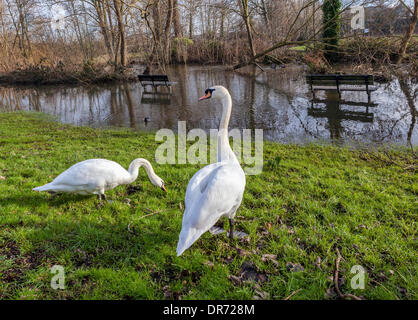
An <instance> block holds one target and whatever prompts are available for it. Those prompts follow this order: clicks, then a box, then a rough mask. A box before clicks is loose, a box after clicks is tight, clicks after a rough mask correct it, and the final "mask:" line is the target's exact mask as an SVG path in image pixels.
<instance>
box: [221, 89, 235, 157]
mask: <svg viewBox="0 0 418 320" xmlns="http://www.w3.org/2000/svg"><path fill="white" fill-rule="evenodd" d="M221 103H222V117H221V122H220V124H219V133H218V162H221V161H225V160H235V161H236V162H238V160H237V158H236V156H235V154H234V152H233V151H232V149H231V146H230V145H229V135H228V125H229V119H230V118H231V110H232V99H231V95H230V94H229V92H226V94H225V97H224V98H222V100H221Z"/></svg>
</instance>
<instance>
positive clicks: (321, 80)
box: [306, 74, 376, 102]
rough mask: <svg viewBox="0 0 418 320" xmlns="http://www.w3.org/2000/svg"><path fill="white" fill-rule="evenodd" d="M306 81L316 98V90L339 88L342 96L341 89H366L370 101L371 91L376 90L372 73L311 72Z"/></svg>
mask: <svg viewBox="0 0 418 320" xmlns="http://www.w3.org/2000/svg"><path fill="white" fill-rule="evenodd" d="M306 82H307V83H308V84H309V85H310V87H311V91H312V93H313V95H314V98H315V91H319V90H337V91H338V94H339V96H340V98H341V91H366V92H367V96H368V101H369V102H370V92H371V91H375V90H376V87H374V86H373V84H374V78H373V76H372V75H357V74H354V75H340V74H309V75H307V76H306Z"/></svg>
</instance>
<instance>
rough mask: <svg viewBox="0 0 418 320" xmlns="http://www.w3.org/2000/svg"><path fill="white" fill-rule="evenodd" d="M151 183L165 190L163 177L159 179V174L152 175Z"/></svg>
mask: <svg viewBox="0 0 418 320" xmlns="http://www.w3.org/2000/svg"><path fill="white" fill-rule="evenodd" d="M150 180H151V183H152V184H153V185H154V186H156V187H159V188H161V189H162V190H164V191H165V192H167V189H166V187H165V183H164V181H163V179H161V178H160V177H159V176H157V175H156V174H155V175H154V177H152V178H151V179H150Z"/></svg>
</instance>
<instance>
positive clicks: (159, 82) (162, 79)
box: [138, 74, 172, 92]
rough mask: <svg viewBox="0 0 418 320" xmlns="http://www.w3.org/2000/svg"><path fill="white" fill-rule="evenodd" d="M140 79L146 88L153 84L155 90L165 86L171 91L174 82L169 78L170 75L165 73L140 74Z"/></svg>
mask: <svg viewBox="0 0 418 320" xmlns="http://www.w3.org/2000/svg"><path fill="white" fill-rule="evenodd" d="M138 79H139V82H141V85H142V86H143V87H144V89H146V86H152V87H153V88H154V91H157V88H158V87H159V86H165V87H167V89H169V91H170V92H171V85H172V82H170V81H169V80H168V76H167V75H165V74H140V75H138Z"/></svg>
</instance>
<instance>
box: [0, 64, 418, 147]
mask: <svg viewBox="0 0 418 320" xmlns="http://www.w3.org/2000/svg"><path fill="white" fill-rule="evenodd" d="M251 72H253V73H255V76H248V75H241V74H238V73H233V72H225V71H224V70H223V69H222V68H220V67H197V66H178V67H173V68H171V69H169V70H168V75H169V78H170V80H171V81H174V82H175V84H174V86H173V90H172V94H167V93H165V94H150V93H146V92H144V89H143V88H142V87H141V85H140V83H127V84H111V85H109V84H107V85H100V86H96V85H95V86H89V87H69V86H45V87H36V88H33V87H31V88H26V87H25V88H22V87H18V88H16V87H0V110H6V111H15V110H33V111H40V112H44V113H48V114H51V115H54V116H56V117H57V118H58V120H59V121H61V122H63V123H71V124H75V125H82V126H93V127H109V126H125V127H131V128H134V129H135V130H141V131H156V130H158V129H160V128H169V129H173V130H177V126H178V121H187V129H193V128H202V129H212V128H218V125H219V120H220V115H221V106H220V105H218V104H217V102H216V101H210V100H209V101H205V102H198V98H199V97H200V96H202V95H203V94H204V91H205V89H206V88H208V87H210V86H213V85H224V86H225V87H227V88H228V89H229V91H230V93H231V96H232V100H233V110H232V117H231V122H230V126H229V127H230V129H233V128H251V129H254V128H256V129H263V130H264V131H263V132H264V138H265V139H268V140H273V141H279V142H283V143H306V142H310V141H321V142H323V141H338V142H342V143H352V142H361V143H367V144H370V143H371V144H381V143H391V144H400V145H407V144H408V143H409V142H410V143H411V144H412V145H417V144H418V133H417V128H416V127H414V126H415V123H416V121H417V117H416V113H417V110H416V105H417V92H418V87H417V84H411V83H409V82H407V83H406V82H399V81H397V80H394V81H392V82H390V83H386V84H377V90H376V91H374V92H372V94H371V104H369V105H367V94H366V93H365V92H343V93H342V97H341V101H339V99H338V94H336V93H335V92H326V93H325V92H319V93H318V94H317V96H316V99H315V100H312V99H311V94H310V92H309V87H308V85H307V84H306V82H305V75H306V73H305V71H304V69H303V68H301V67H298V66H288V67H286V68H278V69H277V70H273V69H270V70H268V72H265V73H262V72H261V71H260V70H259V69H252V71H251ZM149 90H150V89H149ZM162 91H164V92H165V90H164V89H162ZM145 118H147V119H149V121H144V119H145Z"/></svg>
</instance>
